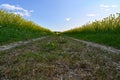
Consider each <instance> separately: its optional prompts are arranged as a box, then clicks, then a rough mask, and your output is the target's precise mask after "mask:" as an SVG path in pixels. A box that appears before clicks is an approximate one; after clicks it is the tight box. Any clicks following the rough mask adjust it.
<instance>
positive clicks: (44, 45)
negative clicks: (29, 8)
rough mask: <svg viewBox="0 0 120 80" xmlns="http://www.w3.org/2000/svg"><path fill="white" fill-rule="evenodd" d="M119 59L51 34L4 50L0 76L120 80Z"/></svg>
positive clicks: (42, 79)
mask: <svg viewBox="0 0 120 80" xmlns="http://www.w3.org/2000/svg"><path fill="white" fill-rule="evenodd" d="M119 61H120V54H113V53H108V52H106V51H102V50H100V49H98V48H94V47H90V46H87V45H85V44H83V43H80V42H77V41H74V40H72V39H69V38H67V37H61V36H51V37H47V38H46V39H44V40H41V41H36V42H33V43H29V44H28V45H25V46H21V47H16V48H14V49H12V50H8V51H4V52H0V79H1V80H120V67H119V66H117V65H116V64H119Z"/></svg>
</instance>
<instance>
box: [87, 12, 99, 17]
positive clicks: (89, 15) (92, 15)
mask: <svg viewBox="0 0 120 80" xmlns="http://www.w3.org/2000/svg"><path fill="white" fill-rule="evenodd" d="M96 15H97V14H93V13H92V14H87V15H86V16H88V17H95V16H96Z"/></svg>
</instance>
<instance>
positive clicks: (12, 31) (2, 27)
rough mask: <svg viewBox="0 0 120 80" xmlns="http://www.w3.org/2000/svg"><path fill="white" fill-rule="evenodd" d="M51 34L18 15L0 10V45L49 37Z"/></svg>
mask: <svg viewBox="0 0 120 80" xmlns="http://www.w3.org/2000/svg"><path fill="white" fill-rule="evenodd" d="M50 34H52V32H51V31H50V30H48V29H46V28H43V27H41V26H39V25H37V24H35V23H34V22H32V21H28V20H25V19H24V18H22V17H21V16H20V15H16V14H14V13H12V12H8V11H4V10H0V45H3V44H7V43H11V42H15V41H20V40H28V39H31V38H37V37H41V36H45V35H50Z"/></svg>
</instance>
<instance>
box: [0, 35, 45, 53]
mask: <svg viewBox="0 0 120 80" xmlns="http://www.w3.org/2000/svg"><path fill="white" fill-rule="evenodd" d="M44 38H46V37H41V38H36V39H31V40H28V41H19V42H15V43H10V44H8V45H3V46H0V51H5V50H8V49H12V48H15V47H18V46H22V45H26V44H28V43H31V42H33V41H39V40H41V39H44Z"/></svg>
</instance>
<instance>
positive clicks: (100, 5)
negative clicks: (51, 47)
mask: <svg viewBox="0 0 120 80" xmlns="http://www.w3.org/2000/svg"><path fill="white" fill-rule="evenodd" d="M0 8H2V9H7V10H10V11H13V12H14V13H15V14H20V15H21V16H23V17H24V18H26V19H28V20H31V21H33V22H35V23H37V24H39V25H41V26H43V27H46V28H49V29H51V30H53V31H64V30H68V29H71V28H74V27H79V26H81V25H83V24H85V23H87V22H89V21H90V22H92V21H94V20H95V19H96V20H100V19H102V18H104V17H107V16H109V15H110V14H115V13H119V12H120V0H0Z"/></svg>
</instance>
